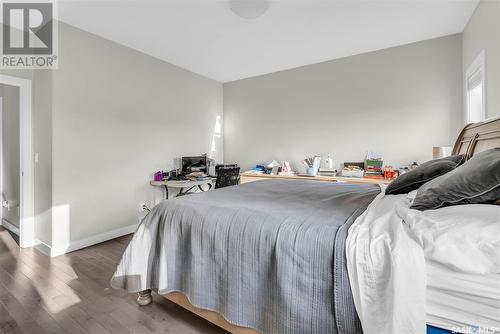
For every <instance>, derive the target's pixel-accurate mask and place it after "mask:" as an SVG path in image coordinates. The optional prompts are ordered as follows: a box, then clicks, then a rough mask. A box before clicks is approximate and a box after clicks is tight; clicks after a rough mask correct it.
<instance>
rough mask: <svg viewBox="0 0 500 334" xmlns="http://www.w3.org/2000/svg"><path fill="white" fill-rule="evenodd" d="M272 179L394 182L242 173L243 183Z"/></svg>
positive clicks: (356, 178) (388, 181)
mask: <svg viewBox="0 0 500 334" xmlns="http://www.w3.org/2000/svg"><path fill="white" fill-rule="evenodd" d="M270 179H288V180H307V181H322V182H348V183H372V184H389V183H391V181H392V180H385V179H369V178H360V177H342V176H305V175H269V174H252V173H241V174H240V180H241V183H247V182H253V181H257V180H270Z"/></svg>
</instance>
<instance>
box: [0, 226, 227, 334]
mask: <svg viewBox="0 0 500 334" xmlns="http://www.w3.org/2000/svg"><path fill="white" fill-rule="evenodd" d="M129 240H130V236H125V237H121V238H118V239H114V240H111V241H108V242H105V243H102V244H99V245H95V246H92V247H89V248H86V249H82V250H79V251H76V252H73V253H69V254H66V255H63V256H59V257H56V258H52V259H51V258H49V257H47V256H45V255H43V254H42V253H40V252H38V251H37V250H34V249H31V248H29V249H19V247H18V245H17V244H16V243H15V242H14V240H13V239H12V237H11V236H10V235H9V233H8V232H7V231H6V230H4V229H2V228H1V227H0V333H34V334H42V333H68V334H80V333H106V334H108V333H120V334H127V333H169V334H184V333H186V334H198V333H221V334H222V333H227V332H225V331H223V330H221V329H219V328H218V327H216V326H214V325H212V324H210V323H209V322H207V321H205V320H204V319H202V318H199V317H198V316H196V315H194V314H192V313H190V312H188V311H186V310H184V309H183V308H181V307H179V306H177V305H175V304H174V303H171V302H170V301H168V300H166V299H165V298H163V297H161V296H157V295H154V302H153V304H152V305H148V306H145V307H139V306H138V305H137V304H136V302H135V299H136V296H135V294H128V293H125V292H124V291H117V290H113V289H111V288H110V287H109V280H110V278H111V276H112V275H113V272H114V270H115V268H116V265H117V263H118V261H119V260H120V257H121V254H122V252H123V250H124V249H125V247H126V246H127V244H128V242H129Z"/></svg>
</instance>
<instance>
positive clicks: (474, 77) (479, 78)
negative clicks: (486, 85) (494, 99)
mask: <svg viewBox="0 0 500 334" xmlns="http://www.w3.org/2000/svg"><path fill="white" fill-rule="evenodd" d="M482 83H483V71H482V70H481V67H479V68H477V69H476V70H475V71H474V72H472V73H470V74H469V75H468V77H467V89H468V90H469V91H471V90H473V89H474V88H476V87H477V86H479V85H481V84H482Z"/></svg>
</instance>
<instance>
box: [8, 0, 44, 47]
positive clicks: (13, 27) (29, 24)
mask: <svg viewBox="0 0 500 334" xmlns="http://www.w3.org/2000/svg"><path fill="white" fill-rule="evenodd" d="M2 6H3V8H2V9H3V22H4V29H3V36H2V37H3V53H4V54H11V55H13V54H24V55H26V54H33V55H35V54H38V55H43V54H52V38H53V37H52V24H53V23H52V3H24V2H22V3H13V2H4V3H3V4H2Z"/></svg>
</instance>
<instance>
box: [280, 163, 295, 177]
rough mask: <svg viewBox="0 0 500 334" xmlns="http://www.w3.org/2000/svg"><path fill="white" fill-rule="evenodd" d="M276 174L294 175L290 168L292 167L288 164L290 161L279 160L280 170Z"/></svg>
mask: <svg viewBox="0 0 500 334" xmlns="http://www.w3.org/2000/svg"><path fill="white" fill-rule="evenodd" d="M278 175H295V172H294V171H293V170H292V167H291V166H290V162H288V161H283V162H281V171H280V172H279V173H278Z"/></svg>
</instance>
